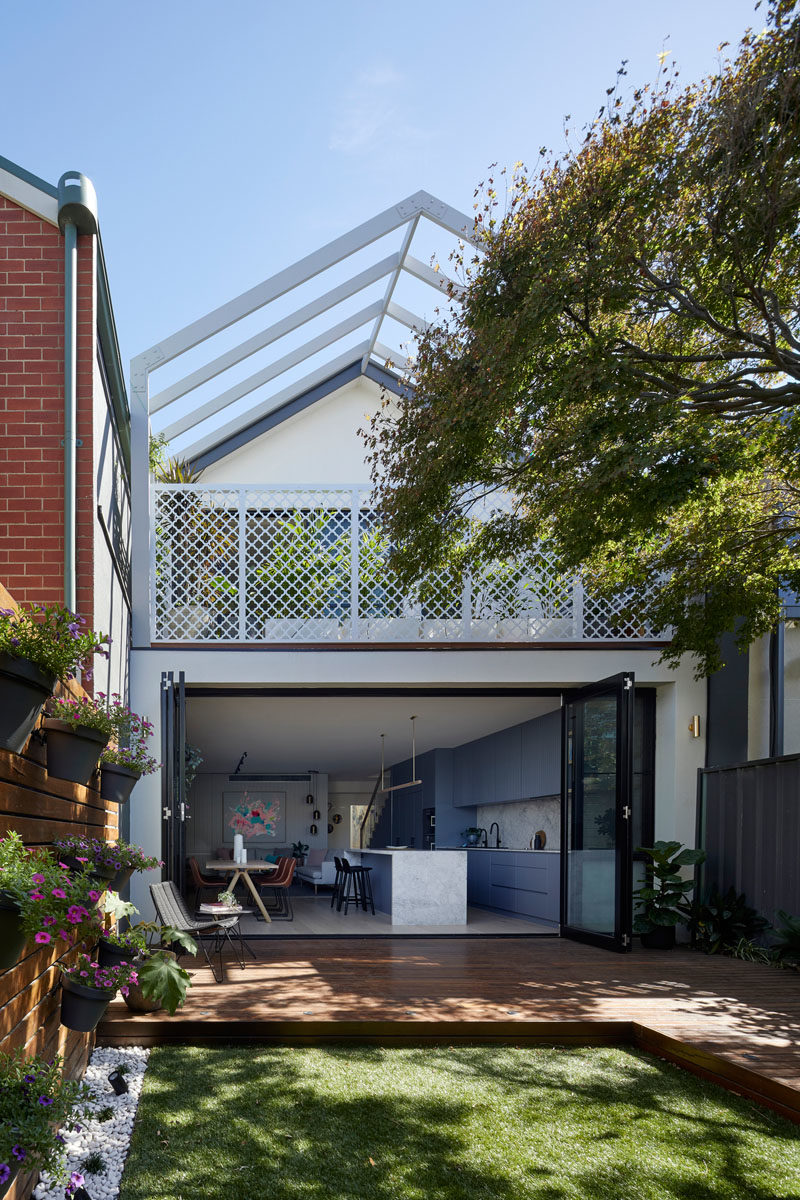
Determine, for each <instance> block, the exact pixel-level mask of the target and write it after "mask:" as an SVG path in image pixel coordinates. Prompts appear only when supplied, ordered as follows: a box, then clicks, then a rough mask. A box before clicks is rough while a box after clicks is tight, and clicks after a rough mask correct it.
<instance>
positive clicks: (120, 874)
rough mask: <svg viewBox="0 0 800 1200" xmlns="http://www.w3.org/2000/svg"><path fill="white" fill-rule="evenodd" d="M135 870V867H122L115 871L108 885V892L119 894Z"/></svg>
mask: <svg viewBox="0 0 800 1200" xmlns="http://www.w3.org/2000/svg"><path fill="white" fill-rule="evenodd" d="M135 870H136V868H135V867H123V868H122V869H121V870H119V871H117V873H116V875H114V876H113V877H112V879H111V882H110V883H109V885H108V887H109V890H110V891H112V892H121V891H122V889H123V888H124V887H125V884H126V883H127V882H128V880H129V879H131V878H132V876H133V873H134V871H135Z"/></svg>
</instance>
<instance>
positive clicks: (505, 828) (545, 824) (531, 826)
mask: <svg viewBox="0 0 800 1200" xmlns="http://www.w3.org/2000/svg"><path fill="white" fill-rule="evenodd" d="M492 821H497V824H498V825H499V826H500V844H501V846H508V847H509V848H511V849H515V850H528V849H529V847H530V841H531V838H532V837H533V835H534V834H535V833H536V831H537V830H539V829H543V830H544V832H545V833H546V834H547V846H546V849H548V850H559V849H560V848H561V797H560V796H538V797H537V798H536V799H535V800H520V801H518V802H517V803H516V804H479V805H478V819H477V820H476V822H475V824H476V825H479V826H481V828H482V829H485V830H486V831H487V833H488V831H489V826H490V825H491V823H492ZM489 845H490V846H492V845H494V841H493V840H492V839H490V841H489Z"/></svg>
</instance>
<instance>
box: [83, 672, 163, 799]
mask: <svg viewBox="0 0 800 1200" xmlns="http://www.w3.org/2000/svg"><path fill="white" fill-rule="evenodd" d="M98 696H100V697H101V698H103V699H105V697H103V696H102V693H98ZM106 707H107V709H108V714H109V717H110V719H111V722H112V724H113V728H114V740H115V742H116V744H115V745H108V746H106V748H105V750H103V752H102V754H101V755H100V795H101V796H102V798H103V799H104V800H109V801H111V803H112V804H124V803H125V801H126V800H128V799H129V797H130V794H131V792H132V791H133V789H134V787H135V786H136V783H137V781H138V780H139V779H141V777H142V775H151V774H152V773H153V771H157V770H158V768H159V767H160V766H161V764H160V763H159V762H158V760H157V759H155V758H153V756H152V755H151V754H148V753H147V741H148V739H149V737H150V736H151V734H152V732H153V726H152V724H151V723H150V721H148V720H146V719H145V718H144V717H141V716H139V714H138V713H135V712H133V711H132V710H131V709H130V708H128V707H127V705H125V704H123V703H122V701H121V699H120V697H119V695H117V694H116V693H114V694H113V695H112V696H111V697H110V698H109V699H108V701H107V705H106Z"/></svg>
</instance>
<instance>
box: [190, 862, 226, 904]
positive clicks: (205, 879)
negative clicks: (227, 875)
mask: <svg viewBox="0 0 800 1200" xmlns="http://www.w3.org/2000/svg"><path fill="white" fill-rule="evenodd" d="M189 874H190V875H191V877H192V889H193V891H194V903H195V905H198V904H199V903H200V893H201V892H202V891H209V890H210V891H213V893H214V899H215V900H216V898H217V896H218V895H219V893H220V892H222V891H224V890H225V883H224V880H223V879H221V877H220V876H219V875H215V876H211V875H204V874H203V872H202V871H201V870H200V864H199V863H198V861H197V859H196V858H195V857H194V855H191V856H190V858H189Z"/></svg>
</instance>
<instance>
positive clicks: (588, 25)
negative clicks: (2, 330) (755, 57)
mask: <svg viewBox="0 0 800 1200" xmlns="http://www.w3.org/2000/svg"><path fill="white" fill-rule="evenodd" d="M750 24H754V25H756V26H757V27H761V25H763V17H762V16H761V13H755V12H754V0H669V2H662V0H605V2H604V3H600V2H599V0H561V2H560V3H559V2H556V0H547V2H545V0H527V2H526V0H495V2H494V3H486V2H484V3H476V2H475V0H460V2H459V3H454V2H452V0H426V2H424V3H423V2H422V0H406V2H405V3H404V4H402V5H398V4H387V3H381V2H380V0H372V2H364V0H338V2H334V0H303V2H302V3H299V2H297V0H295V2H294V3H291V2H288V3H287V0H282V3H280V4H278V3H274V2H273V0H215V2H213V3H212V2H211V0H136V2H133V0H71V3H69V4H59V3H57V2H56V0H30V2H29V3H27V4H13V5H12V4H11V3H8V2H7V3H5V4H2V5H1V6H0V77H1V78H2V81H3V84H2V86H3V104H2V109H0V128H2V138H0V153H2V154H4V155H5V156H6V157H7V158H10V159H12V160H13V161H14V162H17V163H19V164H20V165H21V166H24V167H26V168H27V169H28V170H29V171H33V172H34V173H35V174H38V175H40V176H42V177H44V178H45V179H47V180H49V181H50V182H52V183H56V182H57V181H58V178H59V176H60V175H61V174H62V173H63V172H64V171H65V170H71V169H75V170H79V171H83V172H84V173H85V174H87V175H89V176H90V177H91V179H92V180H93V182H94V184H95V186H96V188H97V192H98V197H99V206H100V224H101V230H102V235H103V243H104V247H105V253H106V259H107V263H108V270H109V276H110V281H111V291H112V297H113V301H114V308H115V313H116V318H117V327H118V332H119V337H120V344H121V347H122V352H123V357H124V359H125V365H126V370H127V360H128V359H129V358H130V356H131V355H133V354H136V353H138V352H140V351H142V350H145V349H147V348H148V347H149V346H150V345H152V344H153V343H155V342H157V341H159V339H161V338H162V337H165V336H166V335H168V334H169V333H172V332H173V331H174V330H176V329H179V328H180V327H182V326H183V325H185V324H186V323H187V322H188V321H190V320H193V319H194V318H195V317H198V316H201V315H202V314H203V313H205V312H206V311H208V310H209V309H211V308H214V307H216V306H217V305H218V304H221V303H222V302H223V301H225V300H227V299H230V298H231V297H233V296H235V295H237V294H238V293H239V292H241V291H243V290H244V289H245V288H248V287H250V286H252V285H253V284H255V283H258V282H259V281H260V280H262V279H264V278H266V277H267V276H269V275H271V274H272V273H273V272H274V271H276V270H279V269H280V268H281V267H284V266H286V265H288V264H289V263H291V262H293V261H294V260H295V259H296V258H299V257H300V256H302V255H304V254H306V253H308V252H309V251H311V250H314V249H316V248H317V247H318V246H319V245H321V244H323V243H324V242H327V241H329V240H330V239H331V238H333V237H335V236H337V235H338V234H340V233H344V232H346V231H347V230H348V229H350V228H351V227H352V226H353V225H356V224H357V223H358V222H360V221H362V220H365V219H366V218H368V217H370V216H372V215H374V214H375V213H376V212H379V211H380V210H382V209H383V208H386V207H388V206H389V205H390V204H392V203H394V202H396V201H397V200H400V199H402V198H403V197H405V196H407V195H409V194H410V193H412V192H415V191H417V190H418V189H420V188H424V189H426V190H427V191H430V192H433V193H434V194H435V195H438V196H439V197H441V199H443V200H446V201H447V202H448V203H450V204H452V205H454V206H455V207H456V208H459V209H461V210H463V211H466V212H470V211H471V205H472V199H473V191H474V188H475V186H476V184H477V183H478V182H479V181H480V180H481V179H483V178H484V177H485V175H486V170H487V167H488V166H489V165H490V164H491V163H493V162H499V163H500V164H501V165H503V164H506V165H512V164H513V163H514V162H516V161H517V160H524V161H526V162H530V163H533V162H534V161H535V159H536V156H537V153H538V149H539V147H540V146H541V145H548V146H558V145H560V144H561V139H562V120H563V117H564V115H565V114H566V113H570V114H572V119H573V122H574V123H577V124H578V125H580V124H582V123H583V122H584V121H587V120H589V119H591V117H592V116H593V115H594V113H595V111H596V110H597V108H598V107H599V106H600V104H601V103H603V101H604V99H605V88H606V87H607V86H610V84H612V83H613V82H614V79H615V75H616V70H617V67H618V66H619V64H620V61H621V60H622V59H628V60H629V61H628V68H627V69H628V82H629V84H630V86H631V87H633V86H634V85H637V84H640V83H643V82H645V81H647V80H652V79H654V78H655V76H656V73H657V69H658V54H659V53H660V52H661V51H662V49H664V48H667V49H669V50H670V52H671V54H672V56H674V58H675V59H676V60H677V62H678V65H679V67H680V69H681V73H682V76H683V77H684V79H686V80H690V79H696V78H699V77H700V76H701V75H703V74H705V73H707V72H709V71H711V70H712V69H713V68H714V66H715V64H716V62H717V61H718V53H717V47H718V45H719V43H720V42H723V41H729V42H731V43H734V44H735V43H736V42H737V41H738V39H739V37H740V35H741V33H742V32H743V31H744V29H745V28H746V27H747V26H748V25H750Z"/></svg>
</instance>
